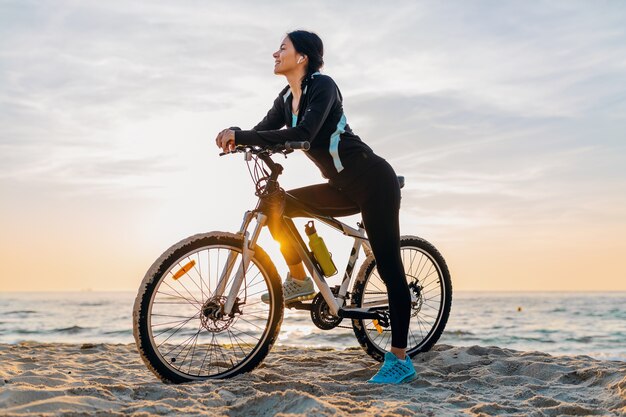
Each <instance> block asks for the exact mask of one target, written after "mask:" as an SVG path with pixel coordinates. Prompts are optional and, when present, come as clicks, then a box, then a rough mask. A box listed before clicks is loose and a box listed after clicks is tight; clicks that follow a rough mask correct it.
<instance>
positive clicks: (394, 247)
mask: <svg viewBox="0 0 626 417" xmlns="http://www.w3.org/2000/svg"><path fill="white" fill-rule="evenodd" d="M323 54H324V49H323V44H322V40H321V39H320V38H319V37H318V36H317V35H316V34H314V33H311V32H307V31H303V30H297V31H294V32H290V33H288V34H287V36H286V37H285V38H284V39H283V41H282V43H281V45H280V48H279V50H278V51H276V52H274V54H273V56H274V59H275V65H274V74H277V75H284V76H285V77H286V78H287V82H288V84H289V85H287V86H286V87H285V88H284V89H283V90H282V91H281V92H280V94H279V95H278V97H277V98H276V100H275V101H274V105H273V107H272V108H271V109H270V110H269V112H268V113H267V116H265V118H264V119H263V120H262V121H261V122H260V123H259V124H258V125H256V126H255V127H254V128H252V130H241V131H240V130H237V131H234V130H230V129H225V130H223V131H222V132H220V133H219V134H218V136H217V138H216V144H217V146H218V147H220V148H222V150H223V151H225V152H226V151H229V150H231V149H232V148H234V147H235V145H260V146H262V145H271V144H275V143H284V142H286V141H305V140H307V141H309V142H310V143H311V149H310V150H309V151H308V152H307V153H306V154H307V156H308V157H309V158H310V159H311V160H312V161H313V162H314V163H315V164H316V165H317V166H318V167H319V169H320V171H321V172H322V175H323V176H324V177H325V178H327V179H328V180H329V181H328V183H324V184H318V185H313V186H309V187H304V188H299V189H296V190H291V191H289V193H290V194H292V195H293V196H294V197H296V198H298V199H299V200H302V201H304V202H305V203H307V204H309V205H310V206H313V207H341V206H346V205H348V206H350V205H352V206H354V205H357V206H358V207H359V208H360V210H361V214H362V216H363V223H364V227H365V230H366V231H367V235H368V238H369V241H370V244H371V246H372V251H373V253H374V257H375V258H376V263H377V268H378V272H379V274H380V276H381V278H382V279H383V281H385V284H386V285H387V292H388V297H389V310H390V311H389V314H390V322H391V330H392V338H391V349H390V350H391V351H390V352H387V353H386V354H385V361H384V363H383V365H382V367H381V369H380V370H379V371H378V373H377V374H376V375H374V376H373V377H372V378H371V379H370V380H369V381H368V382H373V383H395V384H398V383H402V382H406V381H409V380H411V379H413V378H414V377H415V369H414V367H413V363H412V362H411V358H409V357H408V356H407V355H406V346H407V333H408V328H409V319H410V302H411V295H410V293H409V288H408V285H407V282H406V277H405V274H404V268H403V265H402V260H401V257H400V227H399V221H398V214H399V209H400V187H399V185H398V180H397V177H396V174H395V172H394V170H393V168H391V166H390V165H389V164H388V163H387V161H385V160H384V159H383V158H381V157H379V156H377V155H376V154H374V152H373V151H372V149H371V148H370V147H369V146H367V145H366V144H365V143H363V141H361V139H360V138H359V137H358V136H356V135H355V134H354V133H353V132H352V130H351V129H350V126H348V124H347V122H346V116H345V115H344V113H343V106H342V96H341V93H340V92H339V89H338V88H337V86H336V84H335V82H334V81H333V80H332V79H331V78H330V77H329V76H327V75H322V74H320V72H319V69H320V68H321V67H322V65H323V64H324V61H323ZM285 125H287V128H286V129H281V128H282V127H284V126H285ZM269 227H270V231H271V232H272V235H273V236H274V238H276V239H277V240H278V241H280V242H283V244H282V245H281V252H282V253H283V256H284V257H285V260H286V261H287V265H288V266H289V274H288V275H287V279H286V280H285V283H284V284H283V292H284V295H285V302H289V301H294V300H303V299H310V298H312V297H313V296H314V295H315V290H314V288H313V281H312V280H311V278H309V277H307V275H306V272H305V270H304V267H303V264H302V260H301V259H300V257H299V256H298V254H297V253H296V251H295V250H294V249H293V248H292V247H291V246H290V245H289V244H287V243H286V242H285V240H284V239H282V231H281V230H280V228H279V227H278V226H277V225H276V224H275V223H274V224H273V223H272V222H270V224H269Z"/></svg>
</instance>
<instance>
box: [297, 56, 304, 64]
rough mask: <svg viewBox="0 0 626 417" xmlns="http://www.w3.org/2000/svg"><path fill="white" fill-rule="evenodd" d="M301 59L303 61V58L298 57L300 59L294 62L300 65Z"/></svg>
mask: <svg viewBox="0 0 626 417" xmlns="http://www.w3.org/2000/svg"><path fill="white" fill-rule="evenodd" d="M303 59H304V57H300V58H298V61H297V62H296V64H299V63H301V62H302V60H303Z"/></svg>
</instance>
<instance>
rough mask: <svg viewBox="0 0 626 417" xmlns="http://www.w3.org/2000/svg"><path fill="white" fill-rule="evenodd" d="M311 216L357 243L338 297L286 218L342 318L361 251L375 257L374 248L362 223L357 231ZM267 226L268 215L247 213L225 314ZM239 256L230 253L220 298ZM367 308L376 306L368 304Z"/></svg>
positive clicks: (333, 310)
mask: <svg viewBox="0 0 626 417" xmlns="http://www.w3.org/2000/svg"><path fill="white" fill-rule="evenodd" d="M310 216H311V218H315V219H317V220H319V221H321V222H323V223H325V224H327V225H329V226H331V227H333V228H334V229H336V230H338V231H340V232H341V233H343V234H344V235H346V236H350V237H352V238H354V244H353V246H352V251H351V252H350V258H349V260H348V265H347V266H346V270H345V272H344V276H343V280H342V281H341V287H340V288H339V291H338V292H337V296H335V295H334V294H333V292H332V290H331V289H330V287H329V286H328V283H327V282H326V278H325V277H324V275H323V274H322V272H321V271H320V269H319V268H318V266H317V264H316V263H315V262H314V260H313V259H312V256H311V254H310V253H309V251H308V250H306V248H305V247H304V243H303V242H302V241H301V240H302V239H301V237H300V234H299V233H298V231H297V230H296V229H295V226H294V225H293V222H291V219H290V218H289V217H284V219H285V220H287V222H286V225H287V226H288V229H289V231H290V232H291V235H292V243H293V246H294V248H295V250H296V251H297V252H298V255H299V256H300V258H301V259H302V261H303V262H304V265H305V266H306V268H307V270H308V271H309V273H310V274H311V277H312V279H313V281H314V282H315V284H316V285H317V288H319V290H320V292H321V294H322V297H324V300H325V301H326V303H327V304H328V307H329V309H330V312H331V313H332V314H333V315H335V316H338V315H339V309H341V308H342V307H344V305H345V301H346V294H347V293H348V288H349V285H350V282H351V281H352V274H353V272H354V266H355V264H356V261H357V259H358V257H359V252H360V250H361V248H363V251H364V252H365V256H366V257H367V256H370V255H371V254H372V249H371V246H370V244H369V241H368V240H367V237H366V235H365V229H364V228H363V226H362V225H361V224H360V223H359V224H358V226H359V228H358V229H355V228H352V227H350V226H348V225H346V224H345V223H343V222H341V221H339V220H337V219H335V218H333V217H330V216H322V215H315V214H312V213H310ZM255 218H256V220H257V223H256V226H255V228H254V230H253V232H252V235H251V236H250V234H249V232H248V231H247V229H248V227H249V226H250V224H251V223H252V220H254V219H255ZM266 224H267V216H265V215H264V214H262V213H259V212H257V211H247V212H246V213H245V214H244V219H243V223H242V224H241V228H240V229H239V232H238V234H239V235H241V236H243V238H244V243H243V248H242V260H241V262H240V264H239V267H238V268H237V271H236V273H235V275H234V277H233V283H232V285H231V287H230V290H229V292H228V295H227V296H226V302H225V304H224V314H230V313H231V311H232V308H233V306H234V305H235V301H236V298H237V294H239V290H240V288H241V284H242V283H243V281H244V278H245V271H246V270H247V268H248V265H249V264H250V259H252V257H253V256H254V249H255V248H256V242H257V239H258V238H259V235H260V233H261V229H262V228H263V227H264V226H265V225H266ZM237 256H238V253H237V252H230V254H229V255H228V260H227V261H226V265H225V266H224V269H223V270H222V273H221V275H220V279H219V281H218V284H217V287H216V290H215V294H216V295H217V296H222V295H223V294H224V291H225V290H226V284H227V283H228V281H229V279H230V276H231V274H232V271H233V267H234V264H235V263H236V258H237ZM380 304H381V305H384V304H386V302H384V301H383V302H380ZM367 307H374V304H372V305H368V306H367Z"/></svg>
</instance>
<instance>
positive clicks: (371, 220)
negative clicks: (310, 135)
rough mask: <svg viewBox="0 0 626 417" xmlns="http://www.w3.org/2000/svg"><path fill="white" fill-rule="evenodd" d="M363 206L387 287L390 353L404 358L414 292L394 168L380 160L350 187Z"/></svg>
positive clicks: (365, 223) (367, 226) (370, 237)
mask: <svg viewBox="0 0 626 417" xmlns="http://www.w3.org/2000/svg"><path fill="white" fill-rule="evenodd" d="M347 193H348V194H349V195H350V197H351V198H353V199H355V201H357V203H358V204H359V206H360V207H361V213H362V215H363V223H364V226H365V230H366V231H367V236H368V238H369V241H370V245H371V246H372V252H373V253H374V257H375V258H376V266H377V269H378V273H379V274H380V277H381V279H382V280H383V281H384V282H385V284H386V286H387V294H388V298H389V315H390V321H391V352H392V353H394V354H395V355H396V356H398V357H399V358H400V359H404V355H405V350H406V346H407V338H408V330H409V321H410V316H411V293H410V291H409V287H408V284H407V282H406V275H405V273H404V266H403V265H402V258H401V255H400V224H399V211H400V186H399V185H398V179H397V176H396V174H395V172H394V171H393V168H391V166H390V165H389V164H388V163H387V162H386V161H384V162H381V163H380V164H377V165H376V166H375V167H373V168H372V169H371V170H370V171H369V172H368V173H366V174H365V175H364V176H363V177H362V178H360V179H359V181H358V184H355V186H354V188H353V189H350V190H347Z"/></svg>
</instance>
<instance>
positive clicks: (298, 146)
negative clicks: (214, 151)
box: [220, 126, 311, 156]
mask: <svg viewBox="0 0 626 417" xmlns="http://www.w3.org/2000/svg"><path fill="white" fill-rule="evenodd" d="M229 129H230V130H241V128H239V127H237V126H232V127H229ZM246 149H250V150H253V151H257V152H255V153H258V152H263V151H270V152H283V153H285V155H286V154H287V153H291V152H293V151H295V150H303V151H308V150H309V149H311V142H309V141H306V140H305V141H302V142H285V143H284V144H281V143H277V144H275V145H267V146H251V145H237V147H236V148H235V149H234V150H232V151H230V152H222V153H220V156H223V155H228V154H230V153H237V152H242V151H244V150H246Z"/></svg>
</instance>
